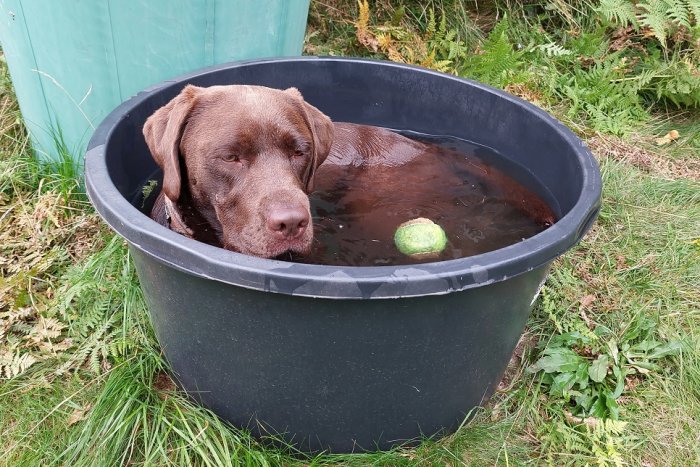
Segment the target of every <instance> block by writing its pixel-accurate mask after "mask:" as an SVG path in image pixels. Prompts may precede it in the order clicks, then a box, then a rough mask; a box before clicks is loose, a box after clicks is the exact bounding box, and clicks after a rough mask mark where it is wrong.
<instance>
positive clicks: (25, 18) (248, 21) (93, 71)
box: [0, 0, 309, 159]
mask: <svg viewBox="0 0 700 467" xmlns="http://www.w3.org/2000/svg"><path fill="white" fill-rule="evenodd" d="M308 10H309V0H118V1H117V0H111V1H104V0H82V1H81V0H60V1H57V0H24V1H22V0H4V1H0V44H2V48H3V52H4V54H5V57H6V60H7V64H8V66H9V69H10V75H11V76H12V82H13V84H14V87H15V91H16V93H17V98H18V100H19V105H20V110H21V111H22V116H23V117H24V121H25V123H26V125H27V128H28V129H29V132H30V135H31V139H32V144H33V147H34V149H35V151H36V153H37V155H38V156H39V157H41V158H43V159H52V158H55V157H56V155H57V151H56V146H55V142H54V137H55V136H57V135H58V134H59V132H60V134H61V135H62V138H63V141H64V142H65V144H66V146H67V148H68V149H69V151H70V152H71V154H73V155H75V157H78V155H81V154H83V152H84V148H85V146H86V145H87V142H88V141H89V140H90V137H91V136H92V133H93V130H94V129H95V127H96V126H97V125H98V124H99V122H100V121H101V120H102V119H103V118H104V117H105V116H106V115H107V114H108V113H109V112H110V111H111V110H112V109H114V108H115V107H116V106H117V105H119V104H120V103H121V102H123V101H124V100H126V99H128V98H129V97H131V96H133V95H134V94H136V93H137V92H139V91H141V90H143V89H145V88H147V87H148V86H150V85H152V84H155V83H158V82H161V81H163V80H166V79H169V78H172V77H175V76H179V75H182V74H183V73H186V72H188V71H192V70H196V69H199V68H202V67H205V66H209V65H214V64H219V63H224V62H228V61H232V60H240V59H247V58H257V57H276V56H290V55H299V54H301V49H302V45H303V40H304V31H305V29H306V18H307V15H308Z"/></svg>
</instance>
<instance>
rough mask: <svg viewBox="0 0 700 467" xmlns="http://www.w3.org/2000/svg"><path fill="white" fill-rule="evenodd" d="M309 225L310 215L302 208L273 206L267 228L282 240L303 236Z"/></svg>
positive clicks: (269, 213)
mask: <svg viewBox="0 0 700 467" xmlns="http://www.w3.org/2000/svg"><path fill="white" fill-rule="evenodd" d="M308 225H309V213H308V211H307V210H306V209H304V208H303V207H302V206H273V207H272V208H271V209H270V211H269V212H268V216H267V228H268V229H270V230H271V231H272V232H273V233H274V235H276V236H277V237H279V238H280V239H281V240H291V239H293V238H297V237H299V236H301V234H302V233H303V232H304V230H305V229H306V227H307V226H308Z"/></svg>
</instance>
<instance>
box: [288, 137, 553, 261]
mask: <svg viewBox="0 0 700 467" xmlns="http://www.w3.org/2000/svg"><path fill="white" fill-rule="evenodd" d="M407 136H410V137H412V138H415V139H419V140H421V141H424V142H428V143H433V144H438V145H440V146H442V147H444V148H448V149H450V150H448V151H445V152H444V153H443V154H442V155H441V157H442V158H443V160H442V163H444V164H445V165H446V166H447V168H448V170H449V171H450V172H451V173H452V174H454V177H450V180H449V181H447V180H444V179H440V178H437V177H438V176H439V175H440V173H439V172H440V171H439V170H437V171H430V170H427V171H425V172H427V174H426V173H425V172H423V173H417V174H415V175H414V174H409V175H408V176H405V175H404V177H406V179H405V180H404V181H402V183H400V184H398V189H397V188H396V187H393V191H391V192H388V193H385V194H384V196H381V197H379V198H380V199H377V198H378V197H377V196H376V194H375V193H373V190H374V189H376V187H373V189H372V190H367V189H366V187H364V186H363V187H356V186H353V184H354V183H355V182H354V180H355V175H356V173H355V172H357V171H360V170H362V169H357V168H355V169H353V168H350V169H348V171H347V173H346V176H345V177H344V179H343V180H339V181H338V183H337V184H336V186H337V187H338V189H337V190H333V191H331V192H324V193H318V192H317V193H313V194H312V196H311V209H312V216H313V220H314V237H315V241H314V246H313V250H312V252H311V254H310V255H308V256H305V257H297V256H294V257H289V258H280V259H286V260H291V261H297V262H303V263H315V264H330V265H350V266H376V265H397V264H413V263H418V262H426V261H443V260H450V259H456V258H462V257H465V256H471V255H476V254H480V253H484V252H487V251H491V250H496V249H498V248H502V247H505V246H508V245H511V244H514V243H517V242H520V241H522V240H524V239H526V238H528V237H531V236H533V235H535V234H537V233H539V232H541V231H543V230H544V229H546V228H547V227H548V226H549V225H551V224H552V223H553V222H554V221H555V220H556V216H555V214H554V212H553V210H552V209H551V208H550V203H548V202H546V201H545V197H547V196H546V190H544V189H543V187H542V186H541V185H540V184H539V183H538V182H537V180H536V179H535V178H534V177H533V176H532V175H530V174H529V172H527V171H526V170H524V169H522V168H520V167H519V166H517V165H515V164H514V163H512V162H509V161H508V160H507V159H505V158H504V157H503V156H501V155H499V154H497V153H496V152H494V151H493V150H490V149H488V148H486V147H483V146H478V145H475V144H473V143H470V142H467V141H463V140H459V139H455V138H448V137H428V136H425V135H415V134H408V135H407ZM475 158H476V159H478V161H480V162H481V164H479V165H478V166H477V167H476V168H475V164H474V161H475ZM484 164H485V165H486V167H484ZM419 172H422V171H419ZM434 172H438V174H437V175H436V174H435V173H434ZM495 174H498V175H497V176H495ZM505 174H508V175H505ZM504 177H505V179H507V183H503V181H504ZM511 184H512V185H511ZM502 185H507V188H504V186H502ZM513 186H516V188H513ZM514 189H515V190H516V192H517V194H518V196H513V194H512V192H513V190H514ZM537 192H539V193H542V194H544V195H545V197H542V196H540V195H539V194H538V193H537ZM347 193H353V195H352V196H348V195H347ZM509 193H510V194H509ZM547 198H548V197H547ZM514 199H517V200H518V201H517V202H514ZM533 206H534V209H533ZM418 217H424V218H428V219H430V220H432V221H433V222H435V223H436V224H438V225H440V226H441V227H442V228H443V229H444V230H445V233H446V234H447V239H448V243H447V247H446V248H445V250H444V251H443V252H442V253H441V254H440V255H439V256H438V257H435V258H432V259H426V260H423V261H417V260H415V259H412V258H409V257H406V256H404V255H403V254H401V253H400V252H399V251H398V250H397V249H396V246H395V245H394V232H395V231H396V228H397V227H398V226H399V225H401V224H402V223H403V222H406V221H408V220H411V219H415V218H418Z"/></svg>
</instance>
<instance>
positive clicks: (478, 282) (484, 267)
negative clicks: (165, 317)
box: [85, 56, 602, 299]
mask: <svg viewBox="0 0 700 467" xmlns="http://www.w3.org/2000/svg"><path fill="white" fill-rule="evenodd" d="M279 62H298V63H302V64H303V63H318V62H343V63H358V64H363V65H372V66H385V67H394V68H397V69H404V70H410V71H413V72H417V73H424V74H427V75H434V76H437V77H440V78H441V79H448V80H454V81H458V82H461V83H465V84H467V85H469V86H472V87H476V88H479V89H480V90H481V91H483V92H486V93H489V94H493V95H496V96H497V97H499V98H502V99H506V100H507V101H509V102H510V103H511V104H513V105H516V106H518V107H521V108H524V109H525V110H526V111H528V112H530V113H532V114H533V115H534V116H535V117H536V118H539V119H540V120H542V121H543V122H544V123H546V124H547V125H548V126H549V127H550V128H551V130H552V131H555V132H556V133H557V134H558V135H559V136H560V137H561V138H562V139H563V140H564V141H565V142H566V143H567V144H568V145H569V146H570V147H571V148H572V149H573V151H574V153H575V155H576V162H577V164H578V165H579V166H580V168H581V172H582V176H583V178H582V180H581V187H582V188H581V192H580V194H579V196H578V199H577V200H576V203H575V204H574V205H573V207H572V208H571V209H570V210H569V211H568V212H567V213H566V214H565V215H564V216H563V217H562V218H561V219H559V220H558V221H557V222H556V223H555V224H554V225H552V226H551V227H549V228H548V229H546V230H544V231H542V232H540V233H538V234H536V235H534V236H532V237H529V238H527V239H525V240H523V241H521V242H519V243H516V244H513V245H509V246H506V247H504V248H500V249H497V250H493V251H489V252H486V253H482V254H479V255H474V256H469V257H465V258H458V259H453V260H447V261H439V262H431V263H422V264H410V265H400V266H329V265H317V264H302V263H291V262H285V261H279V260H273V259H264V258H257V257H253V256H247V255H243V254H240V253H236V252H233V251H228V250H224V249H222V248H218V247H214V246H211V245H208V244H205V243H202V242H199V241H196V240H193V239H190V238H187V237H184V236H182V235H180V234H178V233H176V232H174V231H172V230H170V229H167V228H166V227H163V226H161V225H160V224H158V223H157V222H155V221H154V220H152V219H150V218H149V217H148V216H147V215H145V214H143V213H142V212H141V211H139V210H138V209H137V208H136V207H134V206H133V205H132V204H131V203H130V202H129V201H128V200H127V199H126V198H125V197H124V196H123V195H122V194H121V193H120V192H119V190H118V189H117V188H116V186H115V185H114V183H113V182H112V180H111V178H110V176H109V171H108V168H107V162H106V157H105V156H106V155H105V148H106V146H107V143H108V141H109V139H110V137H111V135H112V132H113V130H114V128H115V127H116V126H117V125H118V124H119V123H120V122H121V121H122V120H124V119H126V118H127V117H128V115H129V113H130V111H131V110H132V109H133V108H135V107H137V106H138V105H139V104H141V103H142V102H143V101H145V100H146V99H148V98H150V97H151V96H152V95H153V94H155V93H157V92H160V91H162V90H164V89H166V88H169V87H171V86H182V85H184V84H185V83H186V82H187V81H189V80H192V79H194V78H197V77H199V76H202V75H207V74H211V73H215V72H217V71H220V70H224V69H232V68H238V67H245V66H250V65H257V64H265V63H279ZM85 179H86V188H87V194H88V197H89V199H90V201H91V202H92V204H93V205H94V206H95V209H96V210H97V212H98V213H99V214H100V215H101V217H102V218H103V219H104V220H105V222H107V224H108V225H110V227H112V229H113V230H114V231H115V232H116V233H117V234H119V235H120V236H122V237H123V238H125V239H126V240H127V242H128V243H129V244H130V245H132V246H133V247H135V248H138V249H139V250H141V251H143V252H144V253H145V254H147V255H149V256H150V257H152V258H154V259H156V260H157V261H160V262H161V263H164V264H166V265H168V266H170V267H173V268H176V269H178V270H180V271H183V272H185V273H188V274H192V275H195V276H198V277H201V278H206V279H211V280H216V281H219V282H223V283H226V284H231V285H236V286H240V287H246V288H250V289H255V290H262V291H267V292H274V293H282V294H288V295H295V296H304V297H314V298H334V299H377V298H399V297H417V296H424V295H441V294H446V293H452V292H457V291H461V290H466V289H470V288H475V287H479V286H482V285H487V284H490V283H493V282H500V281H503V280H507V279H509V278H511V277H514V276H516V275H519V274H522V273H525V272H528V271H531V270H533V269H535V268H538V267H540V266H543V265H546V264H548V263H550V262H551V261H552V260H554V259H555V258H556V257H558V256H560V255H561V254H563V253H564V252H565V251H567V250H568V249H570V248H571V247H573V246H574V245H575V244H576V243H578V242H579V241H580V240H581V238H582V237H583V236H584V235H585V233H586V232H587V231H588V230H589V229H590V227H591V225H592V224H593V221H594V220H595V218H596V217H597V215H598V212H599V210H600V205H601V193H602V181H601V177H600V170H599V168H598V164H597V163H596V161H595V159H594V158H593V156H592V154H591V152H590V151H589V149H588V148H587V146H586V145H585V143H584V142H583V141H581V140H580V139H579V138H578V137H577V136H576V135H574V134H573V132H572V131H571V130H569V129H568V128H567V127H566V126H564V124H563V123H561V122H559V121H558V120H557V119H555V118H554V117H553V116H552V115H550V114H549V113H547V112H545V111H544V110H542V109H540V108H539V107H536V106H535V105H533V104H530V103H529V102H527V101H525V100H523V99H521V98H519V97H517V96H513V95H511V94H508V93H506V92H505V91H501V90H499V89H496V88H493V87H491V86H488V85H485V84H482V83H479V82H476V81H473V80H469V79H464V78H458V77H455V76H452V75H447V74H444V73H440V72H437V71H432V70H427V69H425V68H421V67H417V66H412V65H405V64H398V63H394V62H388V61H383V60H373V59H364V58H349V57H312V56H304V57H294V58H288V57H284V58H265V59H255V60H242V61H237V62H231V63H226V64H223V65H216V66H212V67H207V68H204V69H200V70H197V71H194V72H191V73H187V74H185V75H182V76H179V77H176V78H174V79H171V80H166V81H163V82H161V83H158V84H156V85H154V86H151V87H149V88H147V89H145V90H144V91H142V92H140V93H138V94H137V95H135V96H133V97H132V98H130V99H128V100H127V101H125V102H123V103H122V104H121V105H119V106H118V107H116V108H115V109H114V110H113V111H112V112H111V113H110V114H109V115H108V116H107V117H105V119H104V120H103V121H102V122H101V123H100V125H99V126H98V127H97V129H96V130H95V133H94V134H93V136H92V138H91V140H90V143H89V144H88V148H87V152H86V154H85Z"/></svg>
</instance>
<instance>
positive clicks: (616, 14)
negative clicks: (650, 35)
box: [595, 0, 638, 28]
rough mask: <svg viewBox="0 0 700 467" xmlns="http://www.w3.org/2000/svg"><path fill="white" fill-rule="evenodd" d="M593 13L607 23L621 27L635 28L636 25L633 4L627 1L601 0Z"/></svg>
mask: <svg viewBox="0 0 700 467" xmlns="http://www.w3.org/2000/svg"><path fill="white" fill-rule="evenodd" d="M595 11H597V12H598V13H600V14H601V15H603V16H604V17H605V19H607V20H608V21H610V22H613V23H617V24H618V25H620V26H623V27H624V26H633V27H635V28H636V27H637V25H638V23H637V15H636V13H635V10H634V4H633V3H632V2H630V1H629V0H601V1H600V5H598V7H597V8H595Z"/></svg>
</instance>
